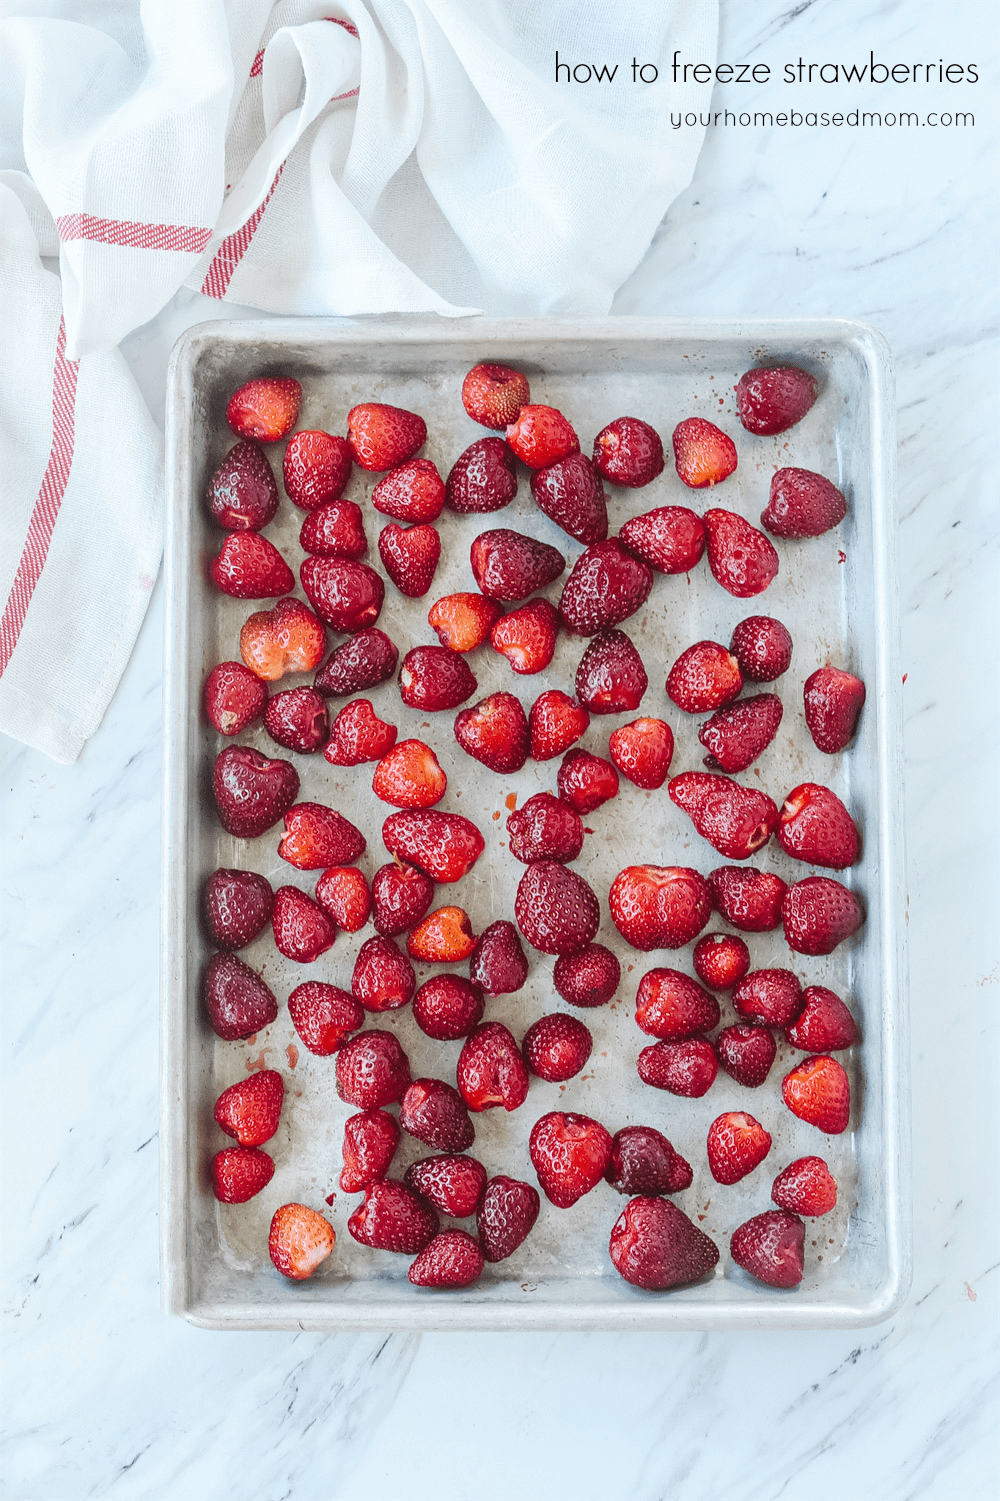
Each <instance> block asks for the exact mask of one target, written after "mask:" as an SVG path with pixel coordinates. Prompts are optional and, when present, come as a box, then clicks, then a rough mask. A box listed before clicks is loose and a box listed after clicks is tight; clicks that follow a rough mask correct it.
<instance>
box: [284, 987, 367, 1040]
mask: <svg viewBox="0 0 1000 1501" xmlns="http://www.w3.org/2000/svg"><path fill="white" fill-rule="evenodd" d="M288 1014H289V1016H290V1017H291V1019H292V1026H293V1027H294V1028H295V1031H296V1033H297V1034H298V1037H299V1041H300V1042H301V1043H302V1044H303V1046H304V1047H306V1048H308V1049H309V1051H310V1053H315V1054H316V1056H317V1057H318V1058H329V1057H330V1055H331V1054H332V1053H336V1052H339V1050H340V1049H341V1048H342V1047H343V1046H344V1044H345V1042H346V1041H347V1039H348V1037H349V1036H350V1034H351V1033H352V1032H356V1031H357V1030H358V1028H359V1027H363V1026H364V1024H365V1011H364V1007H363V1006H362V1004H361V1002H360V1001H356V1000H355V999H354V997H353V996H352V995H351V993H350V991H347V990H341V988H340V986H339V985H328V984H326V982H325V981H323V980H306V982H305V983H304V984H303V985H296V987H295V989H294V990H293V991H292V993H291V995H290V996H289V997H288Z"/></svg>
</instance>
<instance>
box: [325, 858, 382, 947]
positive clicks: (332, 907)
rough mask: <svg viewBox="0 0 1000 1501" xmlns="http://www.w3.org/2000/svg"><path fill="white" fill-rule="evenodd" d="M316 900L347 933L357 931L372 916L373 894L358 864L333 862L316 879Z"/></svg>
mask: <svg viewBox="0 0 1000 1501" xmlns="http://www.w3.org/2000/svg"><path fill="white" fill-rule="evenodd" d="M316 900H317V901H318V902H319V904H320V906H321V907H322V908H323V911H324V912H328V913H329V914H330V916H331V917H332V918H333V920H334V922H335V923H336V924H337V927H338V928H342V929H343V931H344V932H345V933H357V932H358V931H359V930H360V929H361V928H363V927H364V925H365V923H366V922H367V921H368V919H369V917H370V916H371V910H372V894H371V891H370V890H369V889H368V882H367V881H366V880H365V878H364V874H363V873H362V872H361V871H360V870H358V868H357V866H356V865H331V866H330V868H329V870H324V872H323V874H322V875H321V876H320V878H319V880H318V881H317V882H316Z"/></svg>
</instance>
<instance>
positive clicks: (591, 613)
mask: <svg viewBox="0 0 1000 1501" xmlns="http://www.w3.org/2000/svg"><path fill="white" fill-rule="evenodd" d="M652 587H653V570H652V569H651V568H650V567H649V565H648V563H644V562H643V561H642V559H641V558H634V557H633V556H632V554H631V553H630V552H626V550H625V548H624V547H623V546H622V544H621V542H619V540H618V538H617V537H609V538H608V539H607V541H606V542H594V543H592V544H591V546H590V547H588V548H587V549H586V551H585V552H582V553H581V554H580V556H579V557H578V558H577V560H576V562H575V563H574V564H573V568H572V570H571V572H570V575H569V578H568V579H567V580H566V582H565V584H564V585H563V591H562V596H561V598H560V600H559V613H560V615H561V616H562V620H563V624H564V625H565V626H566V628H567V630H570V631H573V632H575V633H576V635H578V636H593V635H594V634H595V633H596V632H597V631H603V630H609V629H610V628H611V627H612V626H616V625H619V624H620V623H621V622H622V621H623V620H627V619H628V617H629V616H630V615H634V614H635V612H636V610H638V609H639V608H640V606H642V605H644V604H645V602H646V600H647V599H648V597H649V591H650V589H651V588H652Z"/></svg>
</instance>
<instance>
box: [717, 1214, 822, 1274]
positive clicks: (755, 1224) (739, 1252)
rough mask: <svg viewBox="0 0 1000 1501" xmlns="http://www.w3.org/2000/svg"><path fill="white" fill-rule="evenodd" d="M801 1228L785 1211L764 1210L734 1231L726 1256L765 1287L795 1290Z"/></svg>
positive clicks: (800, 1261)
mask: <svg viewBox="0 0 1000 1501" xmlns="http://www.w3.org/2000/svg"><path fill="white" fill-rule="evenodd" d="M805 1233H806V1232H805V1226H804V1225H803V1223H802V1221H801V1220H800V1219H799V1218H798V1216H797V1215H794V1214H789V1213H788V1211H787V1210H785V1209H767V1210H765V1211H764V1213H763V1214H755V1215H754V1217H753V1219H750V1220H746V1221H745V1222H744V1223H743V1224H742V1225H740V1226H739V1227H738V1228H737V1229H735V1230H734V1231H733V1233H732V1237H731V1239H730V1242H729V1253H730V1255H731V1256H732V1258H733V1260H734V1261H735V1262H736V1265H737V1266H741V1267H742V1268H743V1270H744V1271H745V1272H749V1273H750V1275H751V1277H756V1279H757V1281H758V1282H764V1283H766V1284H767V1286H768V1287H797V1286H798V1285H799V1283H800V1282H801V1281H802V1266H803V1246H804V1245H805Z"/></svg>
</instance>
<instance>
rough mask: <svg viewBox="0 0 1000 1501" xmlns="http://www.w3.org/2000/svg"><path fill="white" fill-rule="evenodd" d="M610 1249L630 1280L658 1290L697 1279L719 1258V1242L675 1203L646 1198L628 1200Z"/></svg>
mask: <svg viewBox="0 0 1000 1501" xmlns="http://www.w3.org/2000/svg"><path fill="white" fill-rule="evenodd" d="M608 1252H609V1255H610V1256H611V1260H612V1261H613V1262H614V1264H615V1269H616V1270H617V1271H618V1272H619V1273H620V1275H621V1276H622V1277H623V1278H624V1279H625V1281H626V1282H631V1283H632V1285H633V1286H634V1287H645V1288H649V1289H651V1290H655V1291H660V1290H662V1289H663V1288H667V1287H679V1286H683V1285H684V1284H685V1283H687V1282H698V1281H700V1279H701V1278H702V1277H705V1276H707V1275H708V1273H709V1272H710V1271H711V1270H712V1268H713V1267H714V1266H715V1265H716V1263H717V1262H718V1260H719V1251H718V1247H717V1246H716V1245H715V1242H714V1241H712V1240H710V1239H709V1237H708V1236H707V1235H706V1234H705V1232H704V1231H703V1230H699V1229H698V1226H697V1225H696V1224H694V1223H693V1221H691V1220H689V1219H688V1217H687V1215H686V1214H683V1213H682V1212H681V1210H679V1209H678V1208H677V1205H676V1204H671V1202H670V1200H669V1199H653V1198H647V1197H641V1198H636V1199H631V1200H630V1201H629V1203H627V1204H626V1205H625V1208H624V1209H623V1210H622V1212H621V1214H620V1215H619V1216H618V1219H617V1220H616V1221H615V1223H614V1226H613V1228H612V1231H611V1240H610V1242H609V1244H608Z"/></svg>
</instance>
